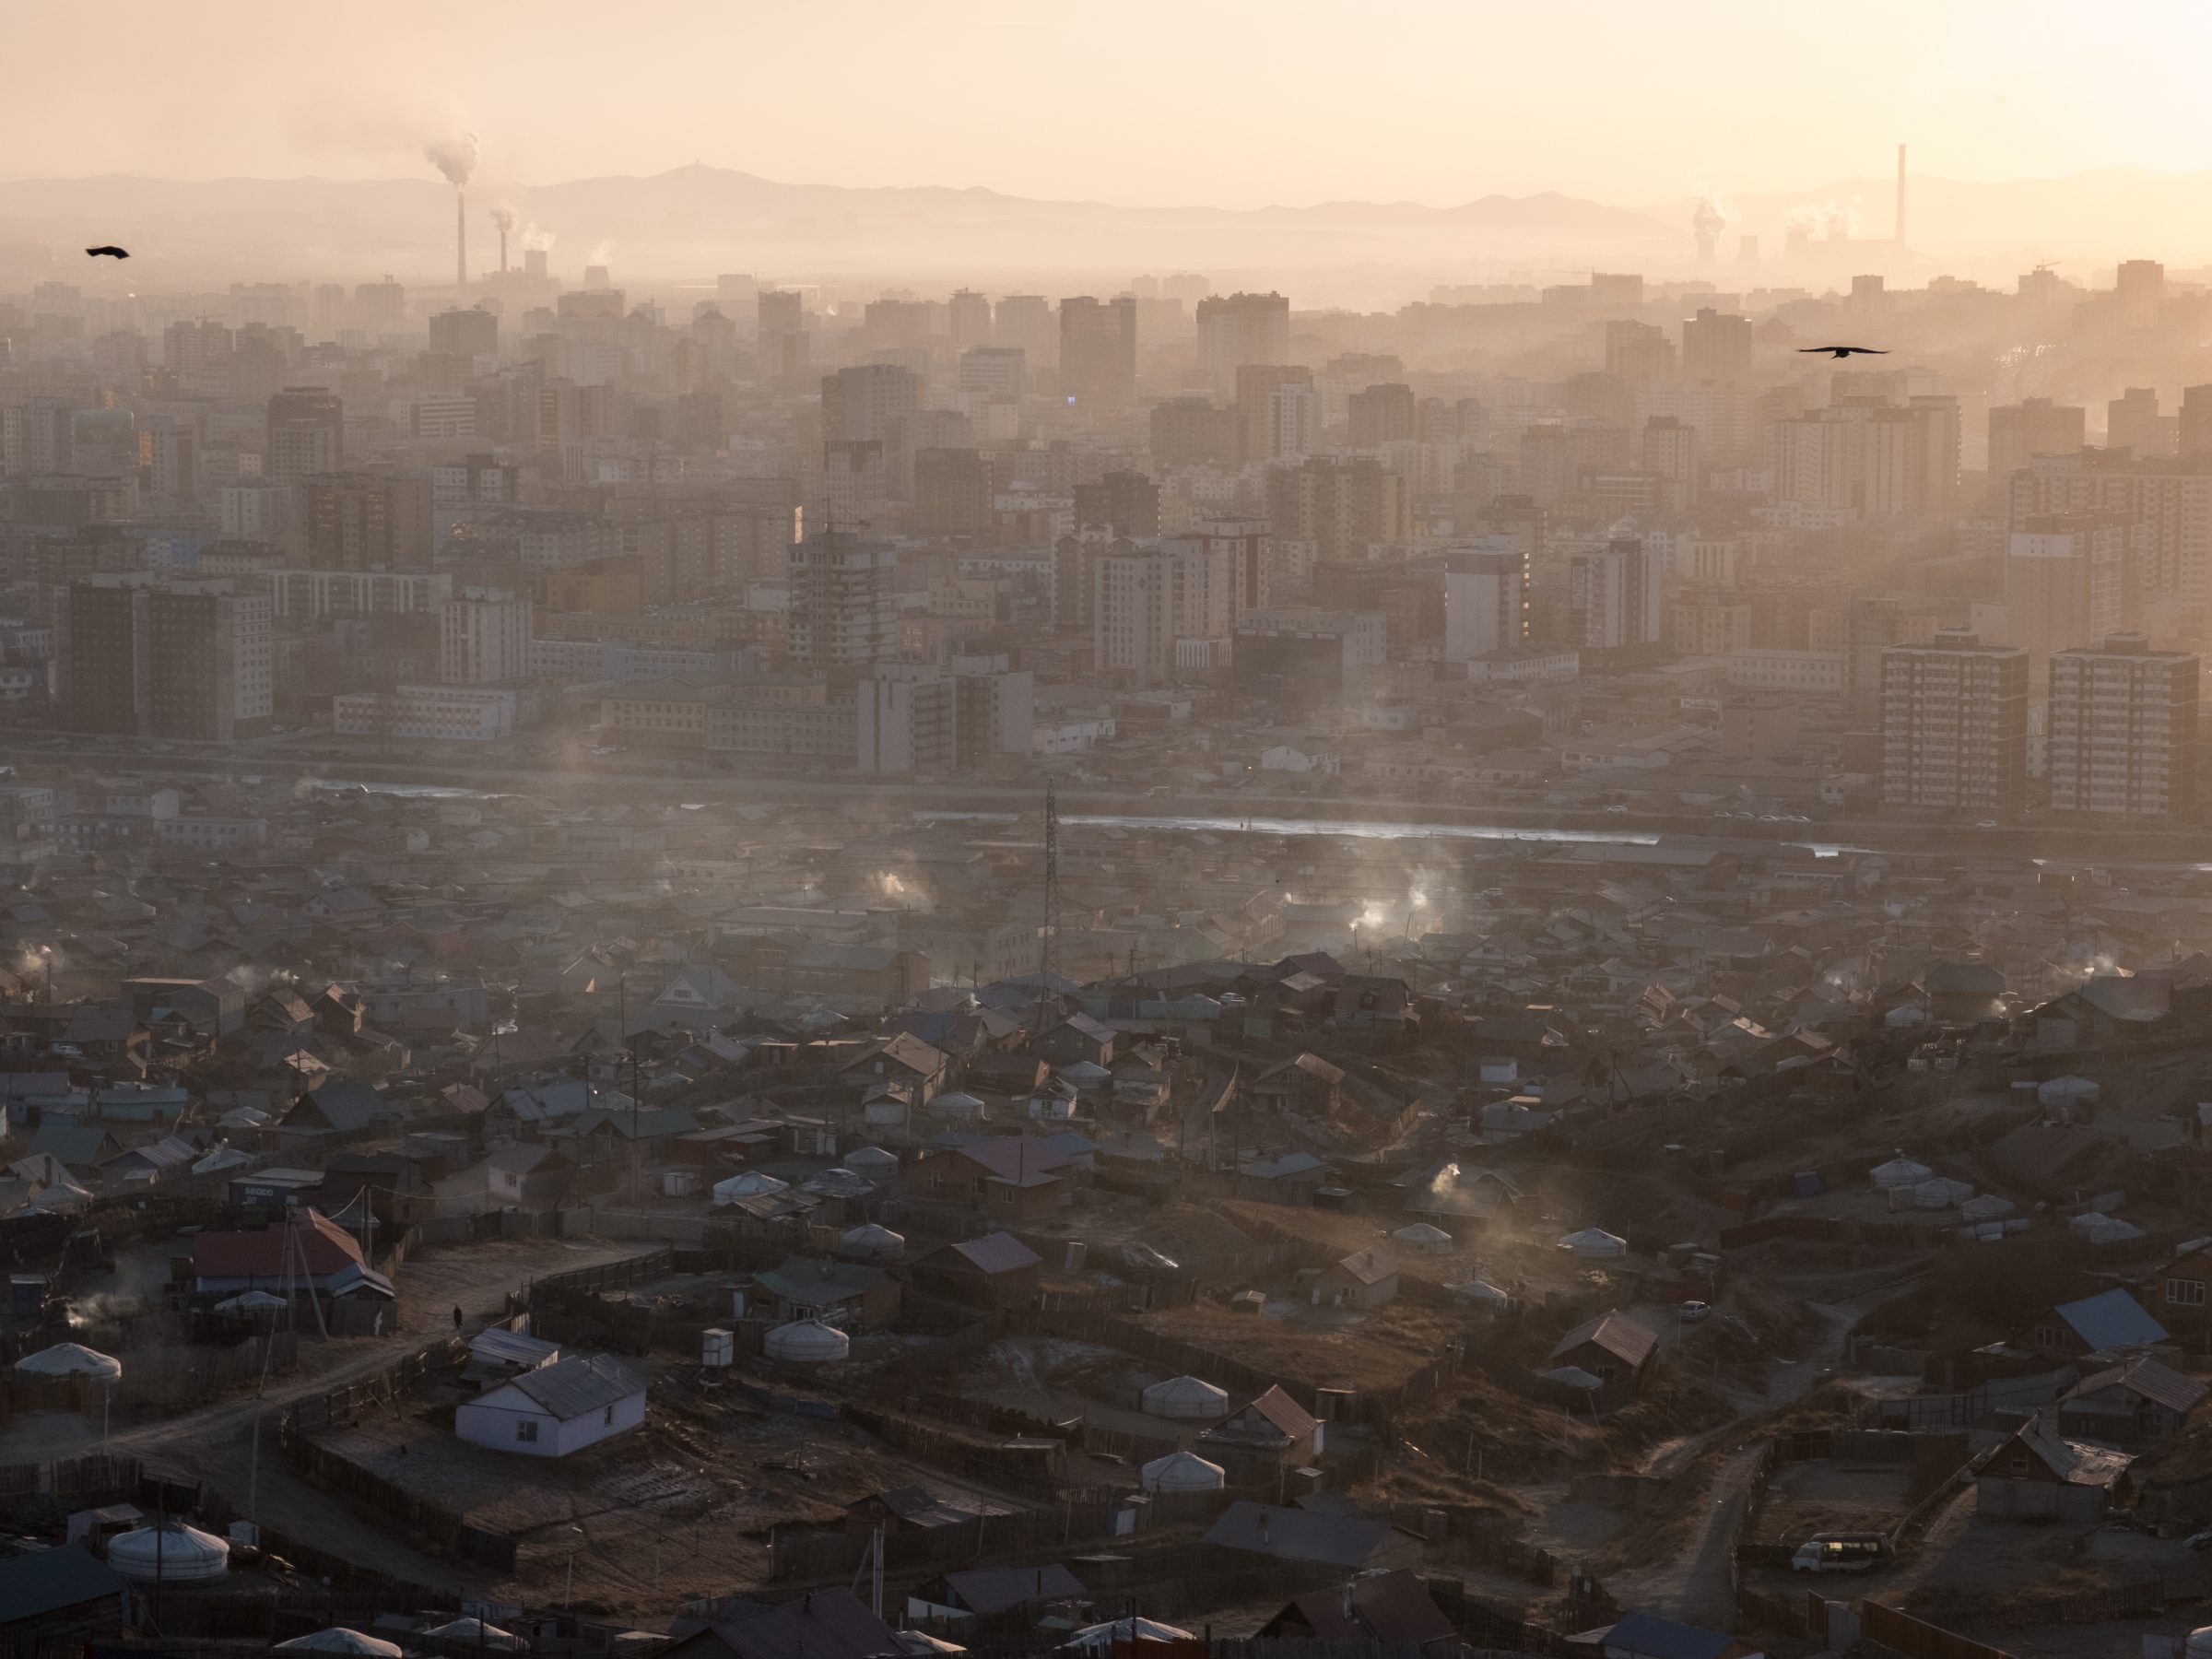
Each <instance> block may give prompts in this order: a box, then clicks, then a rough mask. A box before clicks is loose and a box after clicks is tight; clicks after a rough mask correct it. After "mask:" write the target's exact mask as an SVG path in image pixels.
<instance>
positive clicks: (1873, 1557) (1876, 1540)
mask: <svg viewBox="0 0 2212 1659" xmlns="http://www.w3.org/2000/svg"><path fill="white" fill-rule="evenodd" d="M1888 1553H1889V1543H1888V1539H1886V1538H1884V1537H1882V1536H1881V1535H1879V1534H1878V1533H1822V1534H1821V1535H1819V1536H1818V1537H1813V1538H1807V1539H1806V1541H1805V1542H1804V1543H1802V1544H1800V1545H1798V1546H1797V1549H1796V1553H1795V1554H1794V1555H1792V1556H1791V1557H1790V1571H1792V1572H1868V1571H1873V1570H1874V1569H1875V1568H1877V1567H1878V1566H1880V1565H1881V1563H1882V1559H1883V1558H1884V1557H1885V1556H1887V1555H1888Z"/></svg>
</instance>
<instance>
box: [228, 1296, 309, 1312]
mask: <svg viewBox="0 0 2212 1659" xmlns="http://www.w3.org/2000/svg"><path fill="white" fill-rule="evenodd" d="M291 1305H292V1304H291V1303H289V1302H288V1301H286V1300H284V1298H283V1297H281V1296H273V1295H271V1294H270V1293H269V1292H268V1291H266V1290H241V1291H240V1292H239V1293H238V1294H237V1295H236V1296H228V1297H225V1298H224V1299H223V1300H221V1301H219V1302H217V1303H216V1304H215V1311H216V1312H218V1313H276V1312H281V1311H282V1310H284V1309H286V1308H288V1307H290V1306H291Z"/></svg>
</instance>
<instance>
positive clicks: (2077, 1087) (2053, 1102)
mask: <svg viewBox="0 0 2212 1659" xmlns="http://www.w3.org/2000/svg"><path fill="white" fill-rule="evenodd" d="M2103 1092H2104V1090H2103V1089H2101V1088H2099V1087H2098V1086H2097V1085H2096V1084H2094V1083H2092V1082H2090V1081H2089V1080H2088V1078H2087V1077H2053V1078H2052V1079H2051V1080H2050V1081H2049V1082H2048V1083H2045V1084H2044V1085H2042V1087H2041V1088H2038V1089H2037V1090H2036V1091H2035V1098H2036V1100H2038V1101H2040V1102H2041V1104H2043V1105H2045V1106H2094V1105H2096V1104H2097V1100H2098V1097H2099V1096H2100V1095H2101V1094H2103Z"/></svg>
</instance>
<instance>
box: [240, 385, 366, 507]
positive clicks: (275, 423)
mask: <svg viewBox="0 0 2212 1659" xmlns="http://www.w3.org/2000/svg"><path fill="white" fill-rule="evenodd" d="M345 464H346V406H345V405H344V404H342V403H341V402H339V400H338V394H336V393H335V392H325V391H324V390H323V389H322V388H321V387H320V386H287V387H286V388H285V389H284V390H283V391H281V392H278V393H277V394H275V395H274V396H272V397H271V398H270V399H269V420H268V448H267V451H266V453H265V455H264V457H263V461H262V469H261V470H262V476H263V477H266V478H269V479H270V480H272V481H273V482H275V483H278V484H297V483H299V482H300V480H301V479H303V478H312V477H315V476H316V475H317V474H319V473H335V472H336V471H337V470H338V469H339V468H340V467H341V466H343V465H345Z"/></svg>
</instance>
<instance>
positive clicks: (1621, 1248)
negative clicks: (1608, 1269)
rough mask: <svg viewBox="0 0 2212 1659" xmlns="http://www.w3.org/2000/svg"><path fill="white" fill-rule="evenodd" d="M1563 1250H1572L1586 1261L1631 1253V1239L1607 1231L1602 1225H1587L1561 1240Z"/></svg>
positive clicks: (1560, 1244)
mask: <svg viewBox="0 0 2212 1659" xmlns="http://www.w3.org/2000/svg"><path fill="white" fill-rule="evenodd" d="M1559 1248H1560V1249H1561V1250H1571V1251H1572V1252H1574V1253H1575V1254H1576V1255H1578V1256H1581V1257H1583V1259H1584V1260H1585V1261H1592V1260H1598V1259H1602V1258H1604V1257H1606V1256H1623V1255H1627V1254H1628V1253H1629V1241H1627V1240H1626V1239H1622V1238H1618V1237H1616V1236H1615V1235H1614V1234H1612V1233H1609V1232H1607V1231H1606V1230H1605V1229H1604V1228H1602V1227H1585V1228H1583V1230H1582V1231H1580V1232H1571V1233H1569V1234H1568V1235H1567V1236H1566V1237H1565V1238H1563V1239H1561V1240H1560V1241H1559Z"/></svg>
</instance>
